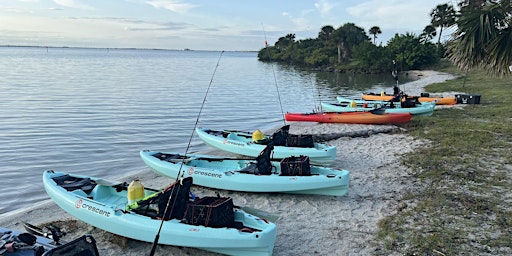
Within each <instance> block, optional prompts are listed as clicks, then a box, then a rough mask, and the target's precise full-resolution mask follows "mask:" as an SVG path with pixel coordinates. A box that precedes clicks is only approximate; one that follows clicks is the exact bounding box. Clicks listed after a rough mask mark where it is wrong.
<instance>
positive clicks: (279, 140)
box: [272, 125, 290, 146]
mask: <svg viewBox="0 0 512 256" xmlns="http://www.w3.org/2000/svg"><path fill="white" fill-rule="evenodd" d="M289 131H290V125H285V126H283V127H281V128H280V129H279V130H277V131H276V132H274V134H272V142H274V146H285V145H286V139H288V134H289Z"/></svg>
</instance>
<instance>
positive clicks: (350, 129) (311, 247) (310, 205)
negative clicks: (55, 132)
mask: <svg viewBox="0 0 512 256" xmlns="http://www.w3.org/2000/svg"><path fill="white" fill-rule="evenodd" d="M408 73H409V76H418V78H419V79H417V80H415V81H412V82H410V83H407V84H404V85H402V86H401V89H402V90H404V91H405V92H406V93H407V94H409V95H419V94H420V93H421V92H423V91H424V90H423V88H424V87H425V86H427V85H429V84H432V83H439V82H444V81H446V80H450V79H454V78H455V76H453V75H450V74H447V73H442V72H437V71H409V72H408ZM457 93H458V92H445V93H442V94H439V95H441V96H453V95H454V94H457ZM436 108H437V107H436ZM290 132H291V133H294V134H313V135H318V136H327V137H328V136H331V137H328V139H329V140H327V141H326V142H324V143H326V144H330V145H335V146H336V147H337V161H336V163H335V165H334V166H333V167H334V168H336V169H346V170H349V171H350V184H351V185H350V188H349V193H348V195H346V196H343V197H331V196H314V195H290V194H273V193H263V194H252V193H243V192H231V191H224V190H214V189H208V188H203V187H197V186H193V188H192V190H193V192H194V193H195V194H197V195H199V196H206V195H214V194H215V193H217V192H218V193H220V194H221V195H222V196H230V197H232V198H233V201H234V203H235V204H236V205H239V206H249V207H253V208H257V209H261V210H263V211H268V212H271V213H275V214H278V215H280V218H279V220H277V221H276V225H277V230H278V234H277V238H276V243H275V247H274V255H301V254H304V253H306V254H318V255H349V254H355V255H369V254H372V253H373V252H374V250H375V247H374V246H373V245H372V243H373V241H374V240H375V235H376V233H377V231H378V222H379V221H380V220H381V219H383V218H385V217H386V216H390V215H392V214H394V213H395V212H396V211H397V210H396V209H398V204H399V203H400V197H401V195H403V194H404V193H405V192H406V191H408V190H411V189H415V188H419V186H421V184H415V181H414V179H411V176H410V175H411V173H410V172H409V170H407V168H406V167H404V166H402V165H401V164H400V162H399V158H400V156H401V155H403V154H406V153H408V152H412V151H414V150H415V149H418V148H420V147H424V146H428V145H429V142H428V141H421V140H417V139H414V138H413V137H412V136H409V135H407V134H406V133H403V132H402V130H401V129H399V128H397V127H396V126H387V125H348V124H318V123H302V122H295V123H290ZM333 134H334V135H335V136H333ZM135 177H137V178H139V179H141V180H142V182H143V183H144V185H145V186H147V187H154V188H162V187H165V186H167V185H169V183H170V182H172V180H171V179H169V178H162V177H161V176H159V175H156V174H155V173H153V172H151V171H150V170H149V169H148V168H146V169H144V170H141V172H140V173H137V174H135V175H131V176H129V177H125V178H123V181H129V180H130V179H133V178H135ZM120 181H121V180H120ZM23 221H26V222H29V223H31V224H34V225H43V224H47V223H54V224H56V225H57V226H60V227H63V228H64V229H65V230H66V232H67V235H66V237H65V238H64V239H65V240H72V239H73V238H76V237H78V236H80V235H82V234H92V235H93V236H94V238H95V239H96V241H97V242H98V248H99V250H100V254H101V255H118V254H124V255H145V254H148V253H149V251H150V250H151V244H149V243H144V242H139V241H135V240H131V239H126V238H123V237H120V236H117V235H113V234H111V233H108V232H105V231H102V230H99V229H97V228H94V227H92V226H90V225H88V224H85V223H83V222H81V221H78V220H76V219H75V218H74V217H72V216H71V215H69V214H67V213H66V212H64V211H63V210H61V209H60V208H59V207H58V206H57V205H55V204H54V203H53V202H52V201H45V202H44V203H41V204H39V205H37V206H34V207H31V208H30V209H25V210H23V211H16V212H12V213H7V214H3V215H2V216H0V226H2V227H5V228H12V229H17V230H23V226H22V222H23ZM170 254H172V255H191V254H192V255H196V254H200V255H216V254H214V253H210V252H206V251H202V250H198V249H193V248H182V247H174V246H158V247H157V251H156V255H170Z"/></svg>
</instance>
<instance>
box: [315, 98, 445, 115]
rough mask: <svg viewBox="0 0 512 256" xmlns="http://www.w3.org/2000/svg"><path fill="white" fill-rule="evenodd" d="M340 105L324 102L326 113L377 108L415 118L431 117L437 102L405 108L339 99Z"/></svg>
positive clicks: (388, 103)
mask: <svg viewBox="0 0 512 256" xmlns="http://www.w3.org/2000/svg"><path fill="white" fill-rule="evenodd" d="M337 100H338V101H339V102H340V103H326V102H322V109H323V110H324V111H326V112H360V111H365V112H367V111H371V110H373V109H375V108H382V109H384V111H385V113H410V114H412V115H415V116H431V115H432V114H433V113H434V109H435V105H436V104H435V102H417V103H415V104H414V106H410V107H405V106H402V105H401V104H400V102H391V101H365V100H351V99H346V98H342V97H337Z"/></svg>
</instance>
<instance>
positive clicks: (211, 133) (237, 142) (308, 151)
mask: <svg viewBox="0 0 512 256" xmlns="http://www.w3.org/2000/svg"><path fill="white" fill-rule="evenodd" d="M196 133H197V135H198V136H199V138H201V140H203V141H204V142H205V143H206V144H208V145H210V146H212V147H214V148H217V149H220V150H223V151H226V152H230V153H235V154H239V155H244V156H251V157H257V156H258V155H259V154H260V152H261V151H262V150H263V149H264V148H265V147H266V145H267V143H265V141H268V140H269V139H271V138H272V135H265V138H266V140H265V139H264V140H260V141H254V140H253V139H252V133H251V132H244V131H231V130H211V129H206V128H197V129H196ZM286 136H287V138H286V140H287V141H285V142H284V144H283V145H276V146H274V152H273V156H272V157H273V159H283V158H286V157H291V156H299V155H304V156H309V159H310V161H311V163H313V164H319V165H329V164H332V163H333V162H334V161H335V159H336V146H330V145H327V144H321V143H313V140H312V139H311V143H309V145H306V144H305V145H296V146H292V145H290V140H292V139H295V140H300V136H295V137H293V135H286Z"/></svg>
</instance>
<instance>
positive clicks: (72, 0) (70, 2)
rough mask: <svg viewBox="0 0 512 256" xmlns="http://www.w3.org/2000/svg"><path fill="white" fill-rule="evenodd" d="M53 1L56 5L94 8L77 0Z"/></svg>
mask: <svg viewBox="0 0 512 256" xmlns="http://www.w3.org/2000/svg"><path fill="white" fill-rule="evenodd" d="M53 2H54V3H56V4H58V5H62V6H65V7H70V8H75V9H82V10H94V8H93V7H91V6H89V5H86V4H83V3H80V2H79V1H77V0H53Z"/></svg>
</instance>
